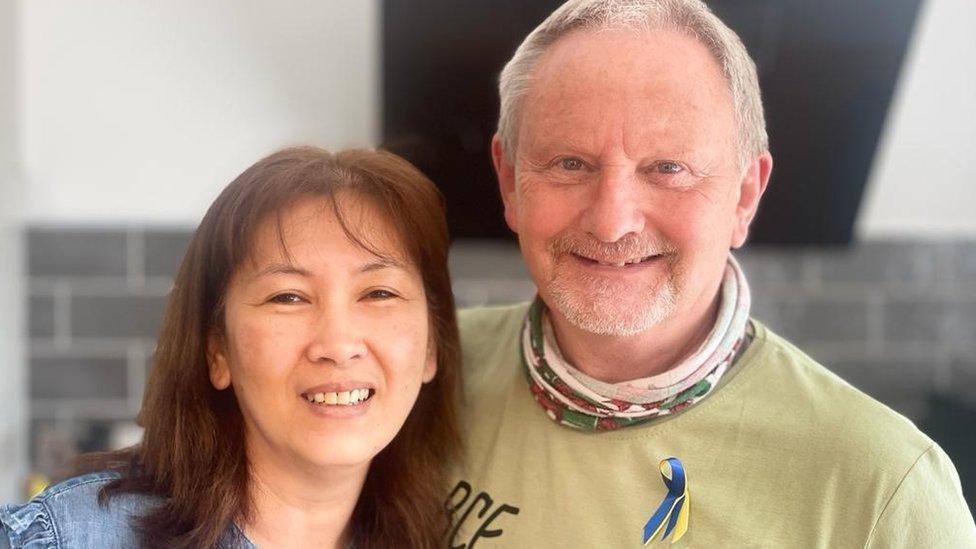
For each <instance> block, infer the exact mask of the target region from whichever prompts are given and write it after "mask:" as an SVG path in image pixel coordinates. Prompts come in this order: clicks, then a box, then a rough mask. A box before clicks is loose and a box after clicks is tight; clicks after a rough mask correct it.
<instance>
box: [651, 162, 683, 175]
mask: <svg viewBox="0 0 976 549" xmlns="http://www.w3.org/2000/svg"><path fill="white" fill-rule="evenodd" d="M654 171H656V172H658V173H664V174H675V173H681V172H682V171H684V168H683V167H682V166H681V164H678V163H677V162H672V161H670V160H665V161H663V162H658V163H657V164H655V165H654Z"/></svg>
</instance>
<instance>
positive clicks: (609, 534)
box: [448, 304, 976, 549]
mask: <svg viewBox="0 0 976 549" xmlns="http://www.w3.org/2000/svg"><path fill="white" fill-rule="evenodd" d="M527 306H528V305H527V304H522V305H517V306H510V307H494V308H482V309H475V310H468V311H462V312H461V314H460V317H459V319H460V325H461V344H462V350H463V361H464V376H465V383H464V395H463V399H462V403H463V404H462V413H463V433H464V437H465V442H466V444H467V449H466V457H465V460H464V464H463V466H462V467H461V469H460V470H459V471H458V472H457V475H456V484H455V487H454V490H453V491H452V492H451V494H450V496H449V498H448V506H449V508H450V509H451V512H452V521H453V530H452V539H453V547H455V548H465V549H471V548H472V547H477V548H489V547H514V548H519V549H521V548H530V547H531V548H535V547H558V548H576V547H580V548H588V547H595V548H608V547H640V546H641V545H642V539H641V535H642V532H643V527H644V523H645V522H646V521H647V519H648V518H649V517H650V516H651V514H652V513H653V512H654V511H655V509H657V507H658V505H659V504H660V503H661V501H662V499H663V498H664V496H665V494H666V493H667V490H666V488H665V485H664V483H663V482H662V479H661V475H660V472H659V470H658V463H659V462H660V461H661V460H662V459H664V458H667V457H672V456H674V457H677V458H679V459H680V460H681V462H682V463H683V464H684V468H685V471H686V473H687V479H688V487H689V493H690V496H689V497H690V501H691V513H690V520H689V526H688V531H687V533H686V534H685V536H684V537H683V538H682V539H681V540H680V541H678V543H677V544H678V546H684V547H831V548H833V547H886V548H887V547H911V548H918V547H953V548H956V547H976V526H974V524H973V518H972V516H971V515H970V513H969V510H968V508H967V506H966V503H965V501H964V500H963V496H962V490H961V488H960V483H959V477H958V475H957V473H956V471H955V468H954V467H953V465H952V463H951V462H950V460H949V458H948V457H947V456H946V454H945V453H944V452H943V451H942V449H941V448H939V447H938V445H936V444H935V443H934V442H932V440H930V439H929V438H928V437H926V436H925V435H924V434H922V433H921V432H920V431H919V430H918V429H917V428H915V426H914V425H913V424H912V423H911V422H909V421H908V420H907V419H905V418H903V417H902V416H900V415H898V414H897V413H895V412H893V411H892V410H890V409H889V408H887V407H885V406H884V405H882V404H880V403H878V402H876V401H874V400H872V399H871V398H870V397H868V396H866V395H864V394H863V393H861V392H860V391H858V390H857V389H855V388H853V387H852V386H850V385H848V384H847V383H845V382H844V381H842V380H841V379H840V378H838V377H837V376H835V375H834V374H832V373H831V372H829V371H828V370H827V369H825V368H824V367H823V366H821V365H819V364H817V363H816V362H814V361H813V360H812V359H811V358H809V357H807V356H806V355H805V354H803V353H802V352H801V351H799V350H798V349H796V348H795V347H793V346H792V345H790V344H789V343H788V342H786V341H785V340H783V339H782V338H780V337H779V336H777V335H775V334H773V333H772V332H770V331H769V330H768V329H766V328H765V327H764V326H762V325H761V324H759V323H758V322H754V325H755V327H756V337H755V339H754V340H753V342H752V344H751V345H750V346H749V347H748V348H747V349H746V351H745V352H744V354H743V355H742V356H741V357H740V358H739V359H738V360H737V361H736V363H735V365H734V366H733V367H731V368H730V370H729V371H728V372H727V373H726V374H725V375H724V377H723V378H722V380H721V382H720V384H719V386H718V387H717V388H716V389H715V390H714V392H713V393H712V394H711V395H710V396H708V397H707V398H705V399H704V400H702V401H701V402H699V403H697V404H695V405H694V406H692V407H690V408H688V409H687V410H685V411H682V412H679V413H677V414H674V415H670V416H665V417H662V418H659V419H656V420H652V421H650V422H648V423H645V424H642V425H638V426H632V427H627V428H625V429H621V430H619V431H612V432H584V431H578V430H574V429H571V428H569V427H565V426H561V425H557V424H556V423H555V422H553V421H552V420H550V419H549V418H548V417H547V416H546V415H545V413H544V412H543V410H542V408H541V407H540V406H539V405H538V404H536V402H535V401H534V400H533V398H532V396H531V394H530V392H529V389H528V385H527V383H526V378H525V373H524V371H523V368H522V365H521V361H520V355H519V352H520V351H519V334H520V329H521V325H522V320H523V318H524V316H525V312H526V309H527ZM667 541H668V543H670V541H671V540H670V538H669V539H668V540H667ZM652 543H658V542H656V541H655V542H652Z"/></svg>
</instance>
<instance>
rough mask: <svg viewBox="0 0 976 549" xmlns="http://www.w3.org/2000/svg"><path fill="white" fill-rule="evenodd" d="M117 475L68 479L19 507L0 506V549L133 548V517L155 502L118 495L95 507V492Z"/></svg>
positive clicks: (102, 473) (105, 473)
mask: <svg viewBox="0 0 976 549" xmlns="http://www.w3.org/2000/svg"><path fill="white" fill-rule="evenodd" d="M119 478H120V474H119V473H117V472H113V471H100V472H96V473H89V474H85V475H80V476H77V477H72V478H69V479H67V480H64V481H62V482H59V483H57V484H54V485H52V486H49V487H48V488H47V489H46V490H44V491H43V492H41V493H40V494H38V495H37V496H36V497H34V499H32V500H30V501H29V502H27V503H25V504H23V505H6V506H3V507H0V525H2V534H3V535H0V549H5V548H6V547H10V548H19V547H30V548H31V549H34V548H37V549H41V548H55V549H57V548H74V547H134V546H137V545H138V537H137V534H136V531H135V529H134V528H133V526H132V524H133V520H134V518H136V517H138V516H141V515H144V514H146V513H147V512H149V511H151V510H152V508H153V507H154V506H156V505H158V504H159V503H160V502H161V499H160V498H158V497H156V496H152V495H146V494H131V493H124V494H118V495H113V496H112V497H110V498H107V499H106V500H105V501H104V503H102V502H99V497H98V496H99V492H100V491H101V490H102V488H104V487H105V486H106V485H108V484H109V483H111V482H113V481H115V480H118V479H119Z"/></svg>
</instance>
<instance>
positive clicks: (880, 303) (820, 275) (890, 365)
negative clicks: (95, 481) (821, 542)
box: [26, 228, 976, 483]
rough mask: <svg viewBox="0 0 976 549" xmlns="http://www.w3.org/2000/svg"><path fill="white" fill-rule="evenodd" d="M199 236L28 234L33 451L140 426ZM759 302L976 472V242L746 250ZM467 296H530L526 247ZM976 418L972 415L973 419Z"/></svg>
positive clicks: (39, 455)
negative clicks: (166, 314) (181, 266)
mask: <svg viewBox="0 0 976 549" xmlns="http://www.w3.org/2000/svg"><path fill="white" fill-rule="evenodd" d="M188 239H189V233H188V232H186V231H182V230H173V231H161V230H154V229H140V228H135V229H129V230H116V229H108V230H91V229H63V228H55V229H52V228H34V229H32V230H30V231H29V233H28V238H27V246H26V248H27V253H28V270H29V281H28V284H27V286H28V287H29V289H30V297H29V314H28V318H29V326H30V333H29V336H30V342H29V345H28V349H29V353H30V375H29V379H30V391H31V396H30V399H31V417H32V422H33V423H32V429H31V432H32V448H31V456H32V460H33V463H34V465H35V467H37V468H39V469H41V470H50V469H51V468H53V467H56V464H57V462H58V461H59V460H60V459H61V458H62V457H63V455H66V454H69V453H71V452H73V451H75V450H77V449H78V448H76V447H75V446H80V449H82V450H85V449H92V448H97V447H100V446H103V445H105V444H111V443H113V437H114V443H117V444H120V443H124V442H126V441H130V440H132V439H133V438H134V437H137V436H138V431H137V430H135V429H134V426H133V424H132V423H131V420H132V418H134V417H135V414H136V412H137V411H138V409H139V403H140V400H141V397H142V387H143V383H144V380H145V376H146V370H147V367H148V365H149V357H150V355H151V353H152V351H153V347H154V334H155V332H156V329H157V327H158V325H159V320H160V317H161V314H162V310H163V306H164V303H165V299H166V295H167V292H168V291H169V288H170V285H171V283H172V276H173V273H174V272H175V269H176V267H177V265H178V263H179V261H180V258H181V257H182V253H183V251H184V248H185V246H186V243H187V242H188ZM739 258H740V259H741V260H742V263H743V265H744V267H745V269H746V272H747V274H748V276H749V280H750V283H751V286H752V289H753V299H754V306H753V314H754V316H755V317H757V318H759V319H760V320H762V321H764V322H766V323H767V324H768V325H770V326H771V327H772V328H773V329H774V330H776V331H778V332H779V333H781V334H783V335H785V336H786V337H787V338H788V339H791V340H792V341H793V342H794V343H796V344H797V345H798V346H800V347H801V348H803V349H804V350H806V351H808V352H809V353H810V354H811V355H813V356H814V357H815V358H817V359H819V360H820V361H821V362H823V363H825V364H827V365H828V366H829V367H831V368H832V369H833V370H835V371H836V372H837V373H839V374H840V375H841V376H842V377H844V378H846V379H848V380H849V381H851V382H852V383H853V384H855V385H857V386H858V387H860V388H862V389H863V390H865V391H866V392H868V393H870V394H872V395H874V396H875V397H876V398H878V399H880V400H882V401H883V402H885V403H887V404H888V405H889V406H891V407H893V408H895V409H896V410H899V411H900V412H902V413H904V414H905V415H907V416H908V417H910V418H912V419H913V420H915V421H916V422H917V423H919V424H920V425H921V426H922V427H923V428H924V429H926V430H927V431H929V432H930V434H932V435H933V436H935V437H936V438H937V440H939V442H940V443H942V444H943V446H945V447H946V449H947V450H949V452H950V454H951V455H953V456H954V458H955V460H956V462H957V466H958V467H959V468H960V473H961V475H962V476H963V479H964V482H966V481H967V480H968V482H970V483H976V458H973V457H972V456H973V455H974V454H976V448H974V447H973V446H974V444H976V442H973V441H970V440H969V439H970V438H971V437H969V436H968V433H967V432H966V431H967V427H966V425H967V422H968V425H969V428H970V429H971V427H972V426H973V425H976V397H974V395H976V242H972V241H968V242H929V243H926V242H872V243H869V244H862V245H858V246H855V247H852V248H843V249H794V248H784V249H770V248H756V249H751V250H748V251H746V252H743V253H740V254H739ZM451 268H452V275H453V277H454V280H455V285H454V287H455V293H456V295H457V298H458V302H459V304H460V305H476V304H482V303H497V302H509V301H517V300H523V299H528V298H530V297H531V296H532V294H533V286H532V284H531V282H530V281H529V280H528V276H527V273H526V270H525V267H524V265H523V264H522V262H521V257H520V255H519V253H518V250H517V249H516V248H515V247H514V245H507V244H499V243H483V242H463V243H458V244H456V245H455V249H454V251H453V253H452V260H451ZM967 414H968V415H967Z"/></svg>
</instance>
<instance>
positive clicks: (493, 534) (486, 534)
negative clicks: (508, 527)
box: [468, 503, 519, 549]
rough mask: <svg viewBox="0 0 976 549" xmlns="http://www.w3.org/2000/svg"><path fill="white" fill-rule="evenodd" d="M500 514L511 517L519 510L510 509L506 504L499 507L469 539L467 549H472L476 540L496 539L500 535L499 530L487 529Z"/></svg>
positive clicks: (500, 531) (516, 508) (500, 530)
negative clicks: (508, 514) (510, 515)
mask: <svg viewBox="0 0 976 549" xmlns="http://www.w3.org/2000/svg"><path fill="white" fill-rule="evenodd" d="M502 513H510V514H512V515H517V514H519V508H518V507H512V506H511V505H508V504H506V503H503V504H501V505H499V506H498V509H495V512H494V513H492V514H491V515H490V516H489V517H488V520H486V521H485V522H483V523H482V524H481V527H480V528H478V531H477V532H475V533H474V536H472V537H471V542H470V543H469V544H468V549H474V544H475V542H477V541H478V538H497V537H498V536H500V535H502V529H501V528H499V529H497V530H489V529H488V527H489V526H491V523H492V522H493V521H494V520H495V519H496V518H498V515H500V514H502ZM478 518H481V516H480V515H479V516H478Z"/></svg>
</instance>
